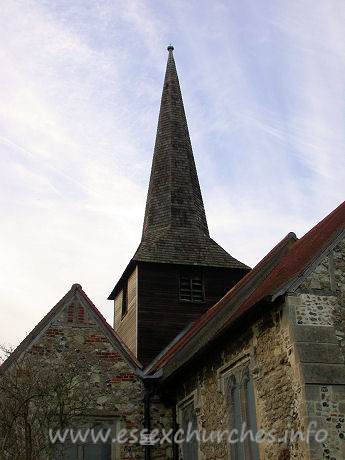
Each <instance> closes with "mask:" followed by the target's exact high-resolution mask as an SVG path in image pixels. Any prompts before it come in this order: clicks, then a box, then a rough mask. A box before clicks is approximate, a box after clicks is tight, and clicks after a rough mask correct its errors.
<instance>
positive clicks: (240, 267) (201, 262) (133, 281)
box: [109, 46, 249, 365]
mask: <svg viewBox="0 0 345 460" xmlns="http://www.w3.org/2000/svg"><path fill="white" fill-rule="evenodd" d="M173 49H174V48H173V47H172V46H169V47H168V51H169V57H168V63H167V68H166V74H165V80H164V87H163V93H162V100H161V107H160V114H159V120H158V128H157V135H156V143H155V149H154V156H153V162H152V170H151V178H150V184H149V190H148V194H147V202H146V210H145V218H144V226H143V233H142V239H141V242H140V245H139V247H138V249H137V251H136V253H135V254H134V257H133V258H132V259H131V261H130V262H129V264H128V266H127V268H126V269H125V271H124V273H123V274H122V276H121V278H120V280H119V281H118V282H117V284H116V285H115V287H114V289H113V291H112V292H111V294H110V296H109V299H111V300H114V304H115V308H114V310H115V312H114V329H115V331H116V332H117V333H118V334H119V336H120V337H121V338H122V340H123V341H124V342H125V343H126V345H127V346H128V347H129V349H130V350H131V351H132V352H133V353H134V354H135V356H136V357H137V358H138V359H139V360H140V362H141V363H143V364H144V365H147V364H148V363H150V362H151V361H152V360H153V359H154V358H155V357H156V356H157V355H158V354H159V353H160V352H161V351H162V350H163V349H164V348H165V347H166V346H167V345H168V344H169V343H170V342H171V341H172V340H173V339H174V338H175V337H176V336H177V335H178V334H179V333H180V332H181V331H182V330H183V329H185V328H186V327H187V326H188V325H189V324H190V323H192V322H194V321H195V320H196V319H198V318H199V317H200V316H201V315H202V314H203V313H204V312H205V311H207V310H208V309H209V308H210V307H211V306H212V305H214V304H215V303H216V302H217V301H218V300H219V299H220V298H221V297H222V296H223V295H224V294H225V293H226V292H227V291H228V290H229V289H230V288H231V287H232V286H234V285H235V284H236V283H237V281H239V279H241V278H242V277H243V276H244V275H245V274H246V273H247V271H248V270H249V268H248V267H247V266H246V265H244V264H243V263H241V262H239V261H238V260H236V259H235V258H233V257H232V256H231V255H230V254H228V253H227V252H226V251H225V250H224V249H223V248H221V247H220V246H219V245H218V244H217V243H216V242H215V241H213V240H212V238H211V237H210V235H209V230H208V225H207V220H206V214H205V209H204V204H203V200H202V196H201V191H200V185H199V180H198V176H197V172H196V167H195V163H194V157H193V151H192V146H191V142H190V138H189V133H188V126H187V120H186V115H185V112H184V107H183V101H182V95H181V90H180V85H179V80H178V76H177V72H176V67H175V61H174V56H173Z"/></svg>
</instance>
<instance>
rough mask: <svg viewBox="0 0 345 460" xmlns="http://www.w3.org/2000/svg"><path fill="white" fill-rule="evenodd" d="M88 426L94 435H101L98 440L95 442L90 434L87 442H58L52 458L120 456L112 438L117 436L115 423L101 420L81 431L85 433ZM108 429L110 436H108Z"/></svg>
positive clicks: (90, 459)
mask: <svg viewBox="0 0 345 460" xmlns="http://www.w3.org/2000/svg"><path fill="white" fill-rule="evenodd" d="M87 428H91V429H92V430H93V433H94V437H96V439H97V436H99V438H98V442H93V439H92V437H91V435H89V436H88V438H87V439H86V442H81V441H79V440H78V441H77V442H76V443H72V442H69V443H68V444H57V445H56V446H55V450H54V452H53V454H52V456H51V457H50V459H51V460H58V459H59V460H111V459H115V458H116V459H117V458H119V454H120V453H119V449H118V448H117V446H115V445H113V444H112V439H113V437H114V436H116V434H115V433H116V429H115V425H114V424H113V423H102V422H100V423H97V424H94V425H93V426H91V427H90V426H86V425H85V426H83V428H82V429H81V432H82V433H85V430H86V429H87ZM108 429H109V436H108V437H107V433H108V431H107V430H108ZM76 430H77V429H76ZM114 430H115V431H114ZM100 432H101V433H100ZM100 435H101V436H100Z"/></svg>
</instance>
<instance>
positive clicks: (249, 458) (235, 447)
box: [223, 360, 260, 460]
mask: <svg viewBox="0 0 345 460" xmlns="http://www.w3.org/2000/svg"><path fill="white" fill-rule="evenodd" d="M223 379H224V380H223V382H224V383H223V385H224V387H223V388H224V394H225V397H226V400H227V407H228V414H227V415H228V420H229V431H230V432H231V431H232V430H234V429H236V430H237V432H235V433H238V435H237V434H236V435H234V436H233V438H238V439H239V438H240V436H241V431H242V427H243V426H244V432H246V431H248V430H250V431H251V433H252V437H253V440H252V438H251V436H250V435H249V434H248V435H247V436H246V438H245V439H244V441H243V442H236V443H233V444H230V458H231V460H260V454H259V445H258V443H256V442H255V436H256V433H257V423H256V410H255V395H254V383H253V377H252V375H251V373H250V370H249V360H247V361H246V362H244V363H242V364H241V365H239V366H235V367H233V368H230V369H228V370H227V371H226V372H225V373H224V374H223Z"/></svg>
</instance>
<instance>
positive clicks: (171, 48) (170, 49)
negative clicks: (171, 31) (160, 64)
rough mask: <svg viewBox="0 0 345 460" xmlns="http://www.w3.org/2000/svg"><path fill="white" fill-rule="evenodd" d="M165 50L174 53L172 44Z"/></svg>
mask: <svg viewBox="0 0 345 460" xmlns="http://www.w3.org/2000/svg"><path fill="white" fill-rule="evenodd" d="M167 50H168V51H169V52H170V51H174V47H173V46H172V44H171V43H170V45H169V46H168V48H167Z"/></svg>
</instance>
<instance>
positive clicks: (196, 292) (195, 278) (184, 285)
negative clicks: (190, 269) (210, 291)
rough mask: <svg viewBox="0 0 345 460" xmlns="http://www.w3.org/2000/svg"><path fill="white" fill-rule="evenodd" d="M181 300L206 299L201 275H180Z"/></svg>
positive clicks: (201, 300)
mask: <svg viewBox="0 0 345 460" xmlns="http://www.w3.org/2000/svg"><path fill="white" fill-rule="evenodd" d="M180 300H181V301H183V302H203V301H204V300H205V296H204V286H203V279H202V276H201V275H188V274H182V275H181V276H180Z"/></svg>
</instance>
